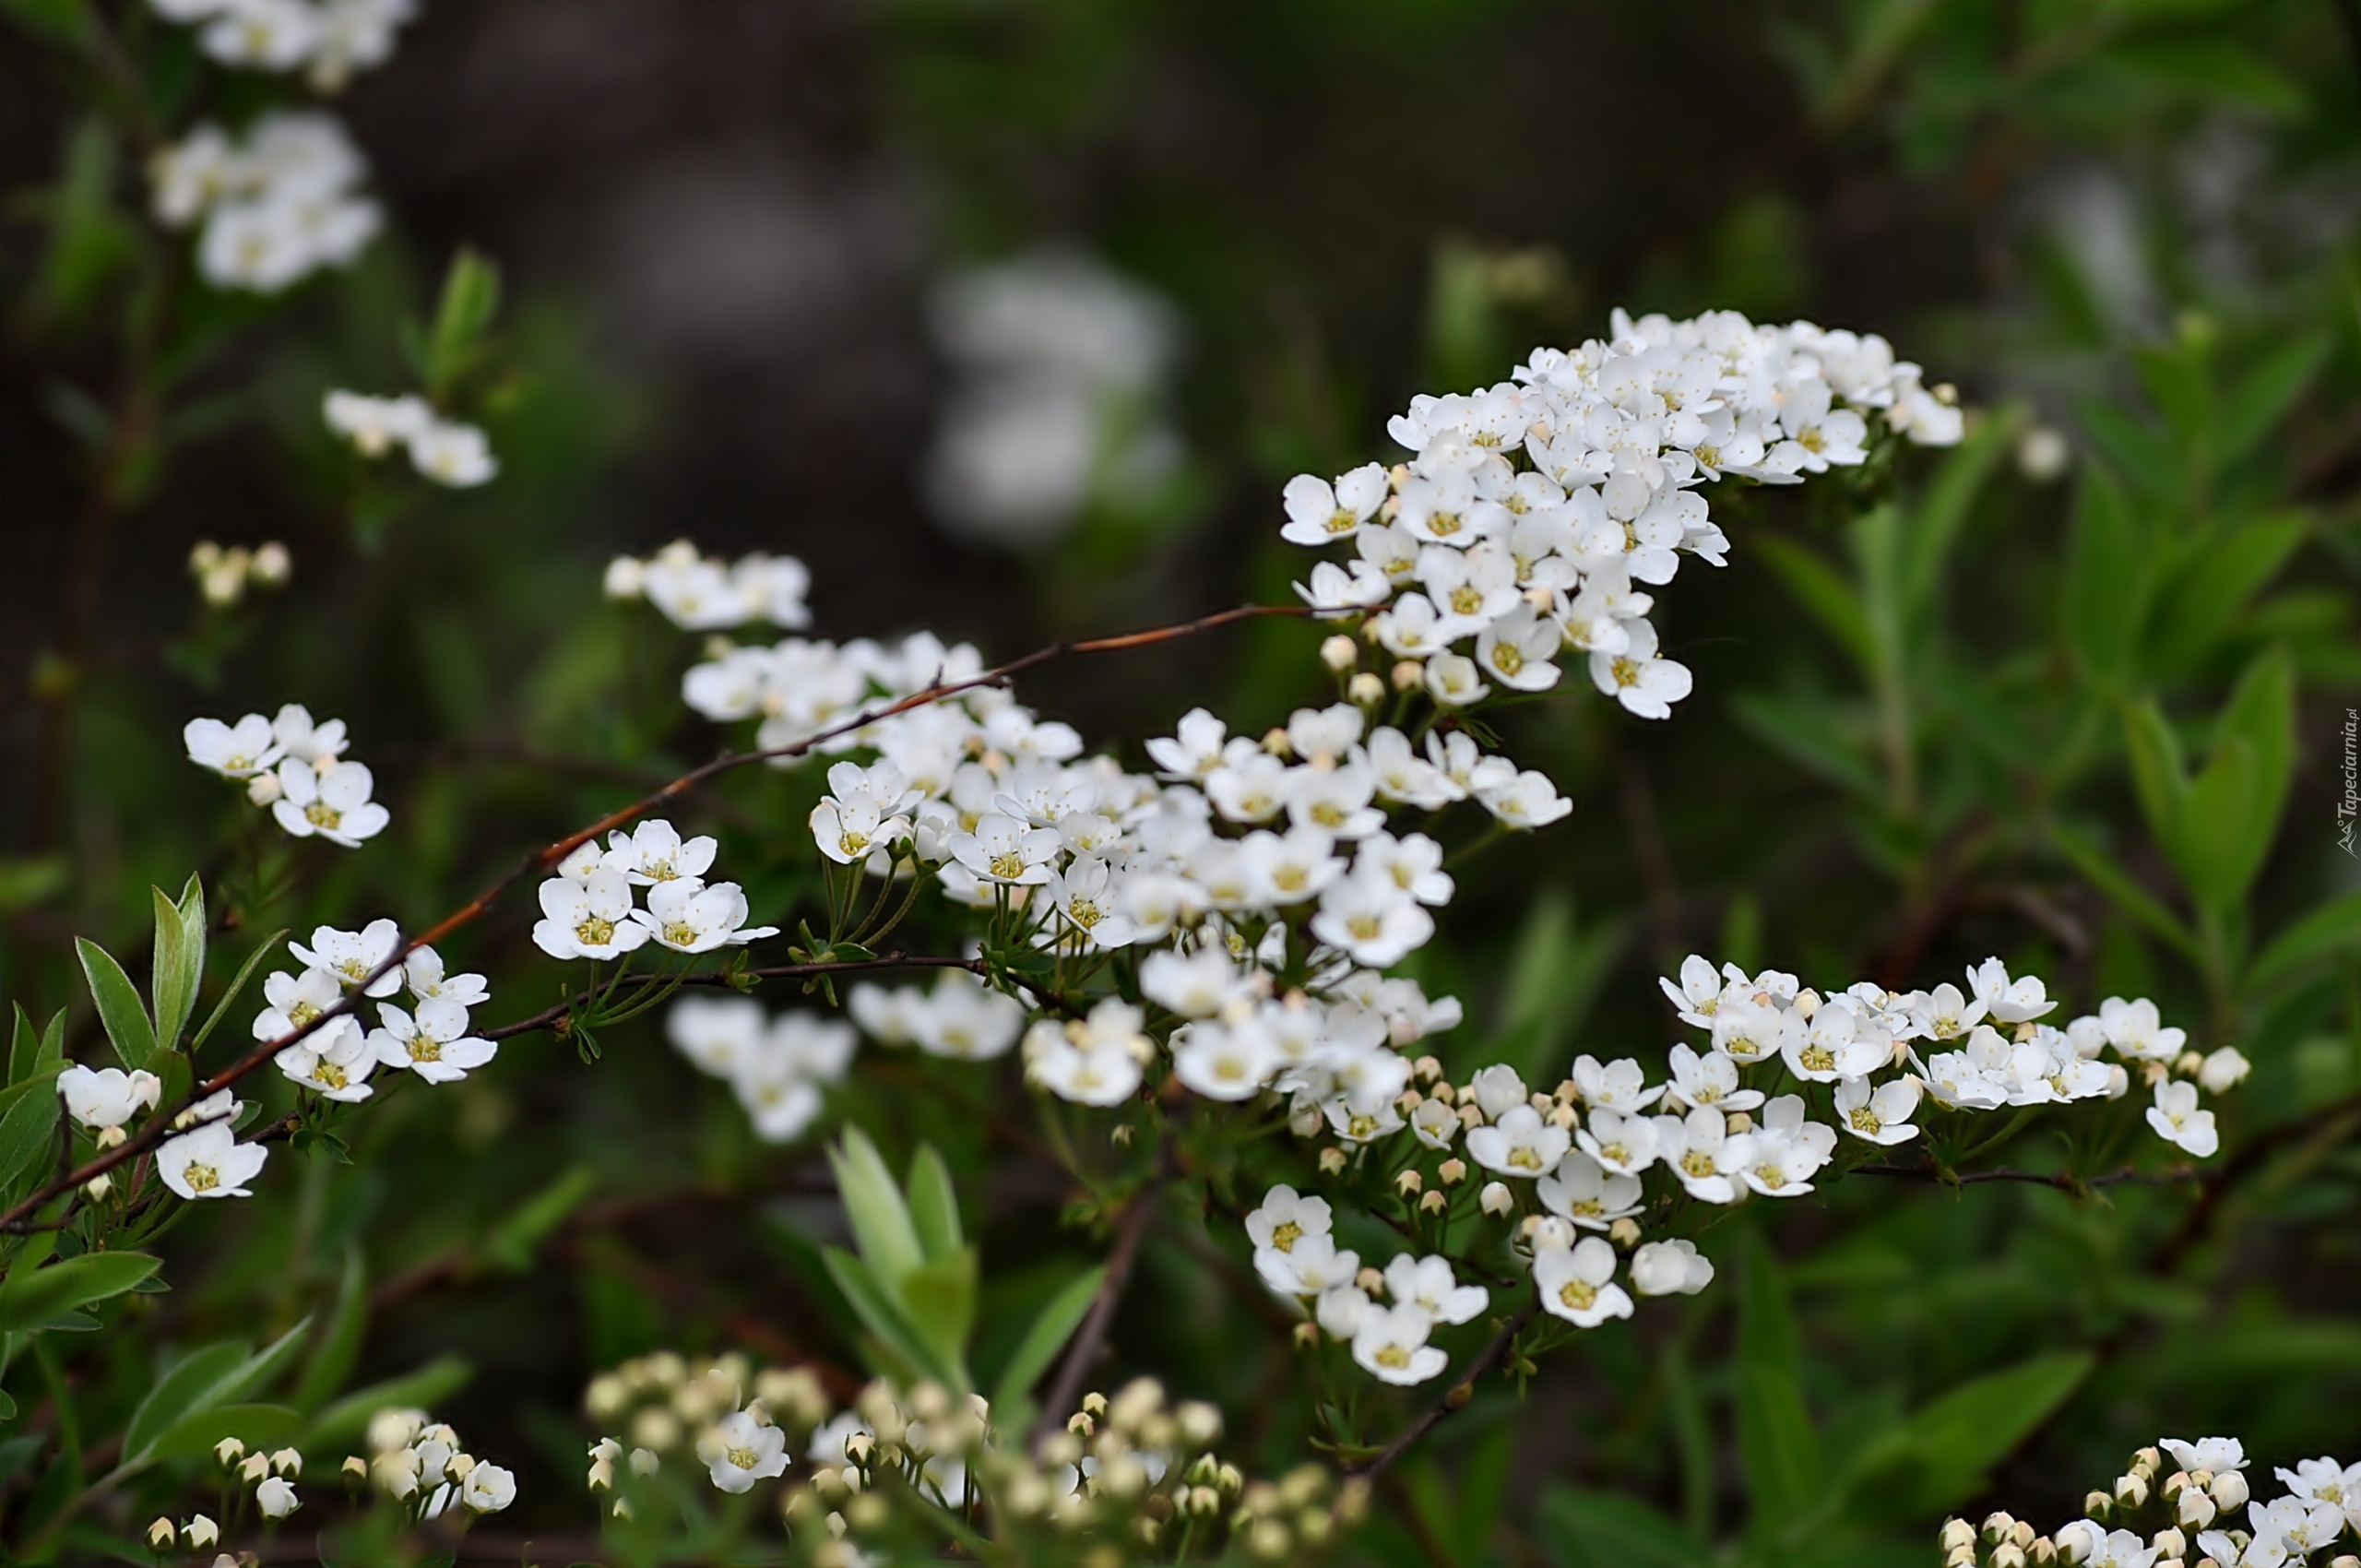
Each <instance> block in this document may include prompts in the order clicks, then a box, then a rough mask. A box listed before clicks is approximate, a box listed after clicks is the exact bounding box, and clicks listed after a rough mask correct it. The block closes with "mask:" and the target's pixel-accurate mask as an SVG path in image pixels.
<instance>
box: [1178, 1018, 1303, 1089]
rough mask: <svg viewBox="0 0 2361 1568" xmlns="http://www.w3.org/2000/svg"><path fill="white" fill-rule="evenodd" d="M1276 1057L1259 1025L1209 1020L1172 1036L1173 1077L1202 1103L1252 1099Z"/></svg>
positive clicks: (1268, 1076)
mask: <svg viewBox="0 0 2361 1568" xmlns="http://www.w3.org/2000/svg"><path fill="white" fill-rule="evenodd" d="M1278 1065H1279V1061H1278V1053H1277V1051H1275V1049H1274V1048H1273V1046H1272V1043H1271V1038H1270V1036H1269V1034H1268V1033H1266V1032H1265V1031H1264V1028H1262V1026H1261V1025H1259V1024H1257V1023H1256V1022H1254V1021H1253V1020H1252V1019H1251V1018H1249V1019H1247V1020H1245V1021H1244V1022H1241V1023H1239V1024H1236V1025H1230V1024H1224V1023H1220V1022H1218V1021H1216V1020H1214V1019H1211V1018H1204V1019H1199V1020H1197V1021H1196V1022H1194V1023H1191V1024H1185V1025H1183V1026H1182V1027H1181V1028H1180V1029H1179V1030H1178V1031H1176V1032H1175V1034H1174V1035H1173V1037H1172V1075H1173V1076H1174V1077H1177V1078H1179V1079H1180V1080H1181V1083H1182V1084H1184V1085H1185V1086H1187V1087H1189V1088H1190V1089H1192V1091H1194V1092H1195V1093H1197V1094H1201V1095H1203V1096H1204V1097H1205V1098H1206V1099H1218V1100H1241V1099H1253V1098H1254V1097H1255V1096H1256V1095H1257V1094H1260V1093H1261V1092H1262V1090H1263V1087H1264V1085H1265V1084H1267V1083H1269V1082H1270V1079H1271V1075H1272V1074H1273V1073H1274V1072H1275V1071H1276V1070H1277V1068H1278Z"/></svg>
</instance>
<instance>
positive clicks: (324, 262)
mask: <svg viewBox="0 0 2361 1568" xmlns="http://www.w3.org/2000/svg"><path fill="white" fill-rule="evenodd" d="M367 172H368V166H367V164H366V163H365V162H364V161H363V160H362V156H361V152H360V149H359V148H356V147H354V146H353V145H352V142H351V139H350V137H347V136H346V135H345V134H344V127H343V126H342V125H338V123H337V122H336V121H335V120H334V119H332V118H330V117H329V116H327V115H326V114H313V113H274V114H266V115H265V116H263V117H262V118H261V119H260V120H258V121H256V122H255V125H253V127H252V128H251V129H250V130H249V131H248V132H247V133H246V134H245V135H244V136H243V137H234V138H233V137H231V136H230V135H229V134H228V133H226V132H224V131H223V130H222V129H221V128H220V127H219V126H218V125H212V124H209V123H208V124H205V125H198V126H197V127H196V129H195V130H193V131H191V132H190V133H189V134H188V135H187V136H186V137H183V138H182V139H181V140H180V141H179V142H177V143H174V144H173V145H172V146H171V147H168V148H164V149H163V150H162V151H161V152H160V153H158V154H157V155H156V159H155V161H154V162H153V164H152V165H151V166H150V168H149V177H150V181H151V183H152V184H153V186H154V202H155V211H156V216H157V218H158V219H160V220H162V221H163V222H164V223H166V224H168V225H170V226H172V228H176V229H179V228H186V227H187V226H188V225H190V224H192V223H195V222H196V221H198V220H200V219H201V220H204V224H205V232H204V234H203V235H202V237H201V238H200V239H199V240H198V242H197V248H196V265H197V269H198V270H199V271H200V272H202V273H203V274H204V275H205V278H206V280H207V281H208V282H210V283H212V284H214V285H216V286H217V287H219V288H223V289H247V290H251V291H255V292H256V293H265V294H274V293H277V292H279V291H280V290H282V289H287V288H291V287H293V286H294V285H295V284H297V283H300V282H302V281H303V279H305V278H308V277H310V276H311V275H312V274H313V273H314V272H315V271H318V270H319V269H320V268H321V267H343V266H347V265H349V264H350V262H351V261H352V260H353V259H354V258H355V257H357V256H358V255H360V254H361V253H362V250H364V249H366V248H367V246H368V244H369V242H370V241H371V240H373V239H374V238H375V237H376V234H377V230H378V228H379V226H380V224H381V223H382V222H383V220H384V215H383V214H382V213H381V212H380V211H379V210H378V208H377V204H376V203H375V202H374V201H372V200H370V199H369V198H368V197H367V196H362V195H360V194H358V192H359V187H360V185H361V183H362V179H363V178H364V177H365V176H366V174H367Z"/></svg>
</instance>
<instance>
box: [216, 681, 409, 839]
mask: <svg viewBox="0 0 2361 1568" xmlns="http://www.w3.org/2000/svg"><path fill="white" fill-rule="evenodd" d="M181 741H182V743H183V744H184V745H185V746H186V747H187V748H188V760H189V761H191V762H193V763H195V764H196V765H197V766H199V767H204V768H210V769H211V770H212V771H213V772H215V773H218V774H219V775H220V776H221V777H222V778H229V779H233V780H236V781H238V782H241V783H243V784H244V785H245V787H246V798H247V799H248V800H250V801H252V802H254V803H255V804H256V805H258V806H265V807H267V808H268V809H269V811H270V814H271V815H272V817H273V818H275V819H276V820H277V821H278V823H279V826H281V827H283V828H285V829H286V830H287V831H288V832H289V833H291V834H292V835H294V836H295V837H298V838H309V837H314V835H316V836H318V837H322V838H325V839H326V840H327V841H328V842H329V843H331V844H341V845H343V846H344V847H345V848H346V849H359V848H360V847H361V841H362V839H364V838H374V837H376V836H377V835H378V834H380V833H382V832H384V831H385V828H386V823H387V822H389V821H390V820H392V819H391V817H389V816H388V815H387V814H386V808H385V807H383V806H381V805H379V804H378V803H377V802H374V801H373V800H371V799H370V798H369V797H370V794H371V793H372V792H373V791H374V790H375V789H376V787H377V780H376V778H375V776H374V774H372V773H371V772H370V771H369V769H368V768H367V767H366V766H362V764H360V763H357V762H348V761H346V760H345V756H344V749H345V747H346V745H347V744H349V743H350V742H347V741H346V739H345V734H344V720H343V719H329V720H328V721H327V722H326V723H325V724H314V723H313V722H312V715H311V712H310V710H309V709H307V708H305V707H303V706H302V705H301V704H299V703H289V704H288V705H287V706H286V707H282V708H280V709H279V714H278V717H276V718H274V719H265V718H264V717H263V716H262V715H261V714H259V713H249V714H247V715H246V716H245V717H244V718H243V719H239V720H238V721H237V722H236V723H235V724H224V723H223V722H222V721H221V720H219V719H190V720H189V721H188V723H187V724H186V725H185V726H184V728H183V729H182V731H181Z"/></svg>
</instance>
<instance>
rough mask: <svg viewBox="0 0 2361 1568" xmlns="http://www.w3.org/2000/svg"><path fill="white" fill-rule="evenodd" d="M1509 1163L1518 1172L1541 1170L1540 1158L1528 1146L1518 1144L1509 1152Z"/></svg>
mask: <svg viewBox="0 0 2361 1568" xmlns="http://www.w3.org/2000/svg"><path fill="white" fill-rule="evenodd" d="M1509 1163H1510V1164H1511V1165H1513V1166H1515V1167H1516V1168H1517V1169H1518V1170H1540V1169H1541V1157H1540V1156H1539V1155H1538V1154H1536V1153H1535V1152H1534V1151H1533V1149H1532V1148H1531V1147H1530V1146H1526V1145H1523V1144H1520V1145H1518V1146H1516V1147H1515V1148H1513V1149H1511V1150H1509Z"/></svg>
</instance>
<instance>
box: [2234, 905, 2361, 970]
mask: <svg viewBox="0 0 2361 1568" xmlns="http://www.w3.org/2000/svg"><path fill="white" fill-rule="evenodd" d="M2339 953H2347V954H2349V953H2361V892H2355V893H2348V894H2346V895H2345V896H2344V897H2342V898H2339V899H2337V900H2336V901H2334V902H2333V903H2330V904H2323V905H2322V906H2320V907H2319V909H2314V910H2313V911H2312V912H2311V913H2310V914H2308V915H2306V916H2305V917H2304V918H2303V919H2302V920H2299V921H2296V923H2295V924H2294V925H2291V926H2289V927H2288V928H2287V929H2286V930H2284V931H2283V932H2280V933H2279V934H2278V935H2277V936H2275V937H2272V939H2271V944H2270V945H2269V946H2267V947H2265V948H2264V949H2263V950H2262V953H2261V956H2259V957H2257V958H2256V959H2255V961H2254V968H2251V969H2249V970H2248V971H2247V983H2248V985H2250V986H2252V987H2254V988H2255V989H2257V990H2261V989H2263V988H2265V987H2268V986H2271V985H2274V984H2276V983H2277V982H2279V981H2280V980H2285V979H2287V978H2288V977H2289V976H2290V975H2293V974H2295V973H2296V972H2297V971H2299V970H2301V969H2304V968H2309V967H2310V966H2311V965H2313V964H2315V963H2318V962H2319V960H2320V959H2322V958H2326V957H2330V956H2333V955H2336V954H2339Z"/></svg>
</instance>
